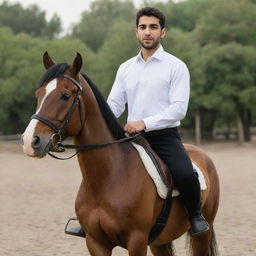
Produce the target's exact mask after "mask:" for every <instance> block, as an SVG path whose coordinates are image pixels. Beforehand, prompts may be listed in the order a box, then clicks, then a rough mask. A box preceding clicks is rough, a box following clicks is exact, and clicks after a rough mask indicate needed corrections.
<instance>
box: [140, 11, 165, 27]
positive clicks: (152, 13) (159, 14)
mask: <svg viewBox="0 0 256 256" xmlns="http://www.w3.org/2000/svg"><path fill="white" fill-rule="evenodd" d="M142 16H154V17H156V18H158V19H159V23H160V26H161V29H163V28H164V27H165V16H164V14H163V13H162V12H160V11H159V10H158V9H155V8H152V7H145V8H142V9H140V10H139V11H138V12H137V15H136V26H137V27H138V24H139V20H140V17H142Z"/></svg>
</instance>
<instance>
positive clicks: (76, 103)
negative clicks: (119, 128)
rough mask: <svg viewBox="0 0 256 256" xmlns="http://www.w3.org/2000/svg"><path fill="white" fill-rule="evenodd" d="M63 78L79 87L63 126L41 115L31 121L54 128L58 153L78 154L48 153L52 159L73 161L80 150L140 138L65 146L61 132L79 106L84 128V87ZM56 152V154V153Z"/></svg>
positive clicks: (134, 136) (67, 76)
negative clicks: (59, 154) (70, 151)
mask: <svg viewBox="0 0 256 256" xmlns="http://www.w3.org/2000/svg"><path fill="white" fill-rule="evenodd" d="M62 77H64V78H67V79H68V80H70V81H72V82H73V83H74V84H75V85H76V86H77V89H78V90H77V93H76V97H75V99H74V101H73V103H72V105H71V107H70V109H69V110H68V112H67V114H66V116H65V118H64V120H63V121H62V123H61V125H60V126H59V127H58V126H56V125H55V124H54V123H53V122H52V121H51V120H49V119H48V118H46V117H44V116H42V115H39V114H34V115H32V116H31V119H37V120H39V121H40V122H42V123H44V124H46V125H47V126H49V127H50V128H52V129H53V130H54V131H55V133H54V134H53V135H52V138H51V140H50V142H52V140H53V138H54V137H55V136H56V137H57V138H59V141H58V142H57V143H56V145H54V150H55V151H56V152H59V153H62V152H65V149H76V150H77V151H76V153H75V154H73V155H72V156H70V157H67V158H60V157H58V156H55V155H53V154H52V153H50V152H48V155H50V156H51V157H53V158H55V159H58V160H68V159H71V158H72V157H74V156H75V155H77V154H78V152H79V150H90V149H97V148H101V147H105V146H110V145H113V144H118V143H122V142H129V141H132V140H133V139H134V138H136V137H138V136H139V135H141V133H136V134H133V135H131V136H130V137H125V138H122V139H119V140H115V141H111V142H107V143H102V144H82V145H75V144H64V143H62V138H61V135H60V132H61V130H62V129H63V128H64V127H65V125H66V124H67V123H68V122H69V120H70V118H71V116H72V114H73V112H74V111H75V108H76V107H77V106H79V109H80V111H79V113H80V121H81V125H82V126H83V122H82V116H81V105H80V98H81V92H82V90H83V89H82V86H81V85H80V84H79V83H78V82H77V81H76V80H75V79H74V78H72V77H71V76H69V75H66V74H63V75H62ZM55 151H54V152H55Z"/></svg>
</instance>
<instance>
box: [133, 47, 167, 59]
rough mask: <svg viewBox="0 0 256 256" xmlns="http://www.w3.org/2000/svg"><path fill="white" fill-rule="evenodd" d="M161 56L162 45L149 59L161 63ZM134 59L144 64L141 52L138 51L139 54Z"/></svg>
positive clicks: (162, 53)
mask: <svg viewBox="0 0 256 256" xmlns="http://www.w3.org/2000/svg"><path fill="white" fill-rule="evenodd" d="M163 56H164V48H163V46H162V45H160V47H159V48H158V49H157V50H156V51H155V52H154V54H153V55H152V56H151V57H150V59H156V60H159V61H161V60H162V59H163ZM136 59H137V61H138V60H142V61H144V62H145V60H144V59H143V58H142V56H141V50H140V52H139V54H138V55H137V57H136Z"/></svg>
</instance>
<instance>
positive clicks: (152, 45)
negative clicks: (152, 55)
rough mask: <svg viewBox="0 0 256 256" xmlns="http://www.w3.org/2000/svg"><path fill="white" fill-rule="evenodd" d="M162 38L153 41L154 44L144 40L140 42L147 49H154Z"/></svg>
mask: <svg viewBox="0 0 256 256" xmlns="http://www.w3.org/2000/svg"><path fill="white" fill-rule="evenodd" d="M159 42H160V40H156V41H153V42H152V44H148V45H147V44H145V43H143V41H140V44H141V46H142V47H143V48H145V49H147V50H153V49H155V48H156V47H157V46H158V45H159Z"/></svg>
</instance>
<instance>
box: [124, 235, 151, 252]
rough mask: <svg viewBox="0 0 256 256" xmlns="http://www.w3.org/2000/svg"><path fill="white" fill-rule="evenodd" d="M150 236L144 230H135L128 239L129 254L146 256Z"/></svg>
mask: <svg viewBox="0 0 256 256" xmlns="http://www.w3.org/2000/svg"><path fill="white" fill-rule="evenodd" d="M147 239H148V237H147V235H146V234H144V233H142V232H133V233H132V234H131V235H130V236H129V239H128V243H127V250H128V252H129V256H146V255H147V246H148V245H147V242H148V240H147Z"/></svg>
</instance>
